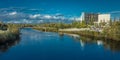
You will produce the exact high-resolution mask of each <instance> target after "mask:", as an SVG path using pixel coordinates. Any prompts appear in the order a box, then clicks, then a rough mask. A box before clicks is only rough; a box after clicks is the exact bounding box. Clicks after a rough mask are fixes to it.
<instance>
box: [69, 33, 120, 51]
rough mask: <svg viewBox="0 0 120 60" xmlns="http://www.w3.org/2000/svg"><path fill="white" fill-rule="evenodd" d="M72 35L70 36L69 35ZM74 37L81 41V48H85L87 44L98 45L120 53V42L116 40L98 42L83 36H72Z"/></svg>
mask: <svg viewBox="0 0 120 60" xmlns="http://www.w3.org/2000/svg"><path fill="white" fill-rule="evenodd" d="M68 35H70V34H68ZM70 36H72V37H73V38H74V39H75V40H78V41H80V44H81V47H82V48H84V46H85V45H86V44H89V43H90V44H96V45H98V46H101V45H102V46H103V47H104V48H105V49H110V50H111V51H113V52H118V51H120V41H114V40H104V39H103V40H102V39H101V40H96V39H95V38H87V37H82V36H79V37H78V36H75V35H70Z"/></svg>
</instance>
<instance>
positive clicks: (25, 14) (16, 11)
mask: <svg viewBox="0 0 120 60" xmlns="http://www.w3.org/2000/svg"><path fill="white" fill-rule="evenodd" d="M34 10H35V12H36V10H38V9H26V8H3V9H0V20H1V21H3V22H5V23H48V22H68V21H69V18H66V17H65V16H64V15H63V14H61V13H56V14H40V12H39V11H37V12H38V13H39V14H38V13H34ZM3 11H5V12H3Z"/></svg>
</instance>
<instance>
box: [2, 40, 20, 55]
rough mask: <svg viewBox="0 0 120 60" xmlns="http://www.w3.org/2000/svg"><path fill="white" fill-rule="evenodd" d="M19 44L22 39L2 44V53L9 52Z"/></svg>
mask: <svg viewBox="0 0 120 60" xmlns="http://www.w3.org/2000/svg"><path fill="white" fill-rule="evenodd" d="M19 42H20V38H17V39H16V40H11V41H9V42H6V43H0V53H4V52H6V51H8V49H9V48H11V47H12V46H15V45H17V44H18V43H19Z"/></svg>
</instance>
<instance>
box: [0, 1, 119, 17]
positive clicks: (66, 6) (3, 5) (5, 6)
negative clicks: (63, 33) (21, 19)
mask: <svg viewBox="0 0 120 60" xmlns="http://www.w3.org/2000/svg"><path fill="white" fill-rule="evenodd" d="M119 6H120V0H0V11H1V12H2V13H3V12H7V13H8V14H9V13H12V12H13V13H15V12H17V13H19V15H20V14H23V13H24V15H25V14H26V13H29V15H30V14H37V15H38V14H49V15H55V14H62V15H64V16H67V17H68V16H70V17H78V16H80V14H81V12H93V13H109V12H112V13H119V14H118V15H120V7H119ZM30 10H31V11H30ZM1 12H0V14H2V13H1ZM3 14H5V13H3ZM37 15H35V16H37ZM33 16H34V15H33ZM0 17H1V16H0ZM14 18H15V17H14Z"/></svg>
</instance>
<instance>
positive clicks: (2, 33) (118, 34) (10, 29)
mask: <svg viewBox="0 0 120 60" xmlns="http://www.w3.org/2000/svg"><path fill="white" fill-rule="evenodd" d="M91 26H95V27H96V28H101V29H102V32H98V31H89V30H83V31H60V29H68V28H79V29H81V28H91ZM24 27H30V28H33V29H35V30H40V31H46V32H47V31H49V32H59V33H71V34H78V35H80V36H85V37H89V38H94V39H104V40H116V41H120V21H114V22H110V24H109V26H105V23H101V24H100V25H99V26H98V25H91V24H85V22H84V21H83V22H82V23H81V22H73V23H71V24H65V23H44V24H12V23H9V24H4V23H0V43H4V42H8V41H12V40H16V39H18V38H19V35H20V29H21V28H24Z"/></svg>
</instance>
